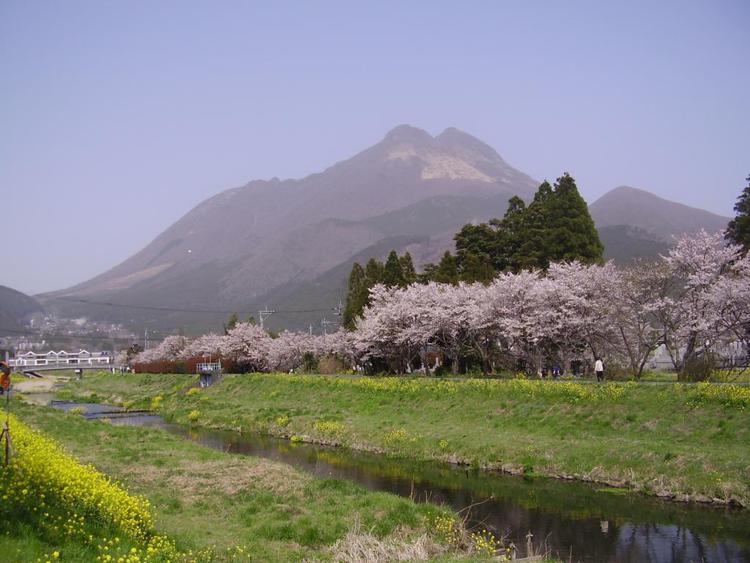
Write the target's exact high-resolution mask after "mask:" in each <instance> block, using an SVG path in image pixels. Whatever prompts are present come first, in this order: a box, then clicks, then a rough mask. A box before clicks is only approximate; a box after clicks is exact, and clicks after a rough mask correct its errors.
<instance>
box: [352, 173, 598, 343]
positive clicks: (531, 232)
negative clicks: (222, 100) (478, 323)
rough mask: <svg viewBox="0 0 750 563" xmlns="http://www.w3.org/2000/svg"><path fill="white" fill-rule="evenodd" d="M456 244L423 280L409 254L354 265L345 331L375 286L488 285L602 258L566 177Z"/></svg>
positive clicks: (514, 202)
mask: <svg viewBox="0 0 750 563" xmlns="http://www.w3.org/2000/svg"><path fill="white" fill-rule="evenodd" d="M454 241H455V245H456V252H455V254H454V253H451V252H450V251H446V252H445V254H444V255H443V257H442V258H441V260H440V262H438V263H437V264H427V265H425V267H424V271H423V272H422V273H421V274H417V273H416V271H415V269H414V264H413V263H412V258H411V255H410V254H409V253H408V252H406V253H405V254H404V255H403V256H398V254H397V253H396V251H395V250H394V251H391V253H390V254H389V255H388V259H387V260H386V263H385V264H383V263H382V262H380V261H378V260H377V259H375V258H372V259H370V261H369V262H367V264H366V265H365V267H364V268H363V267H362V266H361V265H360V264H358V263H356V262H355V263H354V265H353V266H352V270H351V273H350V274H349V284H348V292H347V299H346V309H345V312H344V319H343V324H344V326H345V327H346V328H348V329H350V330H352V329H353V328H354V326H355V321H356V319H357V317H359V316H360V315H361V314H362V311H363V310H364V308H365V306H366V305H367V304H368V303H369V292H370V290H371V289H372V288H373V287H374V286H375V285H377V284H383V285H385V286H386V287H406V286H407V285H409V284H411V283H415V282H418V283H429V282H438V283H449V284H454V285H455V284H457V283H459V282H467V283H472V282H482V283H490V282H491V281H492V280H493V279H494V278H495V276H497V274H499V273H501V272H514V273H517V272H519V271H521V270H528V269H541V270H546V269H547V268H548V267H549V265H550V264H551V263H553V262H561V261H571V260H578V261H579V262H581V263H584V264H599V263H602V261H603V252H604V247H603V245H602V243H601V241H600V240H599V234H598V233H597V231H596V227H595V225H594V221H593V219H592V218H591V215H590V214H589V210H588V205H587V204H586V201H585V200H584V199H583V198H582V197H581V195H580V193H579V192H578V187H577V186H576V183H575V180H574V179H573V178H572V177H571V176H570V175H569V174H567V173H565V174H563V175H562V176H561V177H560V178H558V179H557V181H556V182H555V184H554V185H550V184H549V182H546V181H545V182H543V183H542V184H541V185H540V186H539V188H538V189H537V192H536V194H535V195H534V199H533V201H532V202H531V203H530V204H529V205H528V206H526V204H525V203H524V201H523V200H522V199H521V198H519V197H517V196H513V197H512V198H511V199H510V200H509V202H508V209H507V211H506V212H505V215H504V216H503V218H502V219H492V220H490V221H489V222H487V223H481V224H478V225H473V224H468V225H464V226H463V227H462V228H461V230H460V231H459V232H458V233H456V235H455V237H454Z"/></svg>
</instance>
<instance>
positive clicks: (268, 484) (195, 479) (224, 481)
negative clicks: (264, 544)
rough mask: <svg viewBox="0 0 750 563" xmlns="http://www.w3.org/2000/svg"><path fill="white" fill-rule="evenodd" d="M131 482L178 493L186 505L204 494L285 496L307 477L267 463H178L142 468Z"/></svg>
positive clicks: (297, 487)
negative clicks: (260, 491)
mask: <svg viewBox="0 0 750 563" xmlns="http://www.w3.org/2000/svg"><path fill="white" fill-rule="evenodd" d="M133 479H134V481H136V482H137V483H138V484H140V485H143V486H146V487H148V486H151V485H153V484H155V483H160V484H162V485H167V486H168V487H169V488H172V489H174V490H175V491H179V492H180V497H181V498H182V499H183V500H185V501H186V502H194V501H196V500H198V499H199V498H204V497H205V496H206V491H211V492H212V493H216V492H220V493H224V494H226V495H229V496H232V495H236V494H237V493H239V492H241V491H244V490H248V489H251V488H256V489H263V490H265V491H271V492H273V493H275V494H278V495H281V496H286V495H291V494H293V493H294V492H295V491H298V490H300V489H301V488H302V487H303V486H304V485H305V484H306V483H307V482H308V481H309V480H310V477H308V476H307V475H304V474H302V473H300V472H298V471H296V470H294V469H293V468H292V467H291V466H288V465H284V464H281V463H275V462H273V461H268V460H257V461H254V460H253V461H250V460H243V459H237V460H232V461H223V460H219V461H192V460H191V461H181V462H180V463H179V464H178V466H177V467H169V468H167V467H156V466H153V465H142V466H141V467H140V468H139V471H138V472H137V473H134V474H133Z"/></svg>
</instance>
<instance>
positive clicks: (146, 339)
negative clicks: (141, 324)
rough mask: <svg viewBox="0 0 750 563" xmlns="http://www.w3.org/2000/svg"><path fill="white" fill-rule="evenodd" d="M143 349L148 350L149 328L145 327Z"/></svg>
mask: <svg viewBox="0 0 750 563" xmlns="http://www.w3.org/2000/svg"><path fill="white" fill-rule="evenodd" d="M143 350H144V352H145V351H146V350H148V329H147V328H144V329H143Z"/></svg>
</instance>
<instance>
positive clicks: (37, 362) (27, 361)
mask: <svg viewBox="0 0 750 563" xmlns="http://www.w3.org/2000/svg"><path fill="white" fill-rule="evenodd" d="M112 363H114V358H112V357H110V356H96V357H94V358H11V359H10V360H8V365H9V366H10V367H13V368H27V367H51V366H71V367H74V366H107V365H110V364H112Z"/></svg>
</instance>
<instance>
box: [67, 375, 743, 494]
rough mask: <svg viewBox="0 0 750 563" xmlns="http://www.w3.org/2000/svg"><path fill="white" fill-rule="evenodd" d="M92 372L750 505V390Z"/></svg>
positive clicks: (416, 453) (123, 382)
mask: <svg viewBox="0 0 750 563" xmlns="http://www.w3.org/2000/svg"><path fill="white" fill-rule="evenodd" d="M194 380H195V378H194V377H192V376H184V375H182V376H181V375H127V376H120V375H114V376H113V375H109V374H101V375H87V376H86V377H85V378H84V381H83V382H71V383H70V384H69V386H68V387H67V393H68V395H69V396H71V397H73V396H75V397H88V400H93V401H105V402H107V401H108V402H114V403H123V402H124V403H126V404H132V405H133V406H134V407H141V408H148V406H149V405H150V404H151V400H152V398H153V397H154V396H156V395H160V396H162V397H163V400H162V401H161V403H160V407H159V411H160V412H161V413H162V414H163V415H165V416H166V417H167V418H168V419H171V420H174V421H177V422H181V423H187V422H188V415H189V414H190V413H191V412H192V413H195V412H196V411H197V412H198V413H199V414H198V415H197V416H196V415H195V414H193V415H192V416H193V418H194V419H195V420H193V421H192V423H193V424H199V425H205V426H209V427H216V428H228V429H235V430H242V431H259V432H264V433H269V434H273V435H277V436H285V437H296V439H303V440H307V441H317V442H323V443H333V444H340V445H344V446H349V447H352V448H357V449H364V450H372V451H381V452H385V453H388V454H392V455H399V456H405V457H410V458H415V459H442V460H451V461H460V462H463V463H468V464H471V465H473V466H478V467H484V468H492V469H503V470H506V471H510V472H516V473H526V474H536V475H550V476H565V477H574V478H578V479H582V480H590V481H596V482H600V483H604V484H607V485H610V486H614V487H624V488H628V489H631V490H638V491H643V492H647V493H651V494H658V495H662V496H670V495H671V496H676V497H677V498H679V499H683V500H686V499H695V500H703V501H711V500H712V499H716V501H717V502H736V503H739V504H742V505H745V506H747V505H748V502H750V479H749V478H748V467H750V394H749V393H750V390H748V389H747V388H742V387H737V386H714V385H710V384H703V385H701V386H694V385H678V384H675V385H638V384H632V383H631V384H616V383H608V384H605V385H599V386H597V385H596V384H589V383H571V384H567V383H566V384H560V383H557V382H537V381H518V380H515V381H503V380H494V381H478V380H465V381H439V380H434V379H406V378H401V379H399V378H378V379H372V378H369V379H361V378H347V377H330V376H290V375H259V374H255V375H237V376H227V377H225V378H224V380H223V381H221V382H220V383H218V384H216V385H214V386H212V387H210V388H208V389H206V390H201V391H200V392H198V393H192V394H190V395H188V394H186V393H185V391H186V389H187V388H188V387H189V386H191V385H193V384H194Z"/></svg>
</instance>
